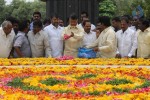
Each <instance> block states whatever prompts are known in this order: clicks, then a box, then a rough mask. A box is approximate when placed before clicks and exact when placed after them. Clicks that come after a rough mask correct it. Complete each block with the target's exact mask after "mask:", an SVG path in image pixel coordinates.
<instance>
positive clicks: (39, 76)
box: [0, 59, 150, 100]
mask: <svg viewBox="0 0 150 100" xmlns="http://www.w3.org/2000/svg"><path fill="white" fill-rule="evenodd" d="M14 60H15V59H13V60H8V62H12V61H14ZM17 60H19V59H16V62H17ZM23 60H24V61H27V60H28V59H21V61H23ZM34 60H35V59H34ZM34 60H33V62H34V64H35V65H31V66H30V67H23V68H19V67H18V68H17V67H15V68H14V67H12V68H7V67H2V68H0V99H2V100H3V99H4V100H9V99H10V100H66V99H69V100H70V99H75V100H78V99H81V100H88V99H89V100H150V69H148V68H138V67H134V68H125V67H118V68H110V67H107V68H100V67H93V66H92V65H89V67H76V66H68V67H61V65H60V66H59V67H58V66H57V67H56V66H50V65H47V66H40V67H37V66H36V63H35V61H34ZM90 60H92V59H90ZM117 60H118V59H117ZM134 60H135V59H134ZM36 61H37V59H36ZM42 61H43V62H42ZM93 61H94V60H93ZM96 61H97V60H96ZM96 61H95V62H96ZM104 61H105V60H104ZM31 62H32V60H31ZM33 62H32V63H33ZM39 62H42V64H44V63H45V62H44V60H43V59H42V60H40V61H39ZM53 62H54V60H53ZM56 62H57V61H56ZM56 62H55V64H56ZM64 62H65V61H64ZM22 63H23V62H21V63H18V62H17V63H15V64H16V65H18V64H22ZM65 63H66V62H65ZM28 64H29V63H28ZM40 64H41V63H40ZM46 64H47V63H46ZM48 64H49V63H48ZM13 65H14V63H13Z"/></svg>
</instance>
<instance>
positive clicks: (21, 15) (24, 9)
mask: <svg viewBox="0 0 150 100" xmlns="http://www.w3.org/2000/svg"><path fill="white" fill-rule="evenodd" d="M34 11H40V12H41V14H42V19H44V18H46V3H45V2H41V1H39V0H36V1H35V2H25V0H13V1H12V3H11V4H10V5H6V3H5V1H4V0H0V13H1V14H0V24H1V23H2V22H3V21H4V19H5V18H6V17H9V16H12V17H15V18H17V19H18V20H22V19H29V20H30V19H31V18H32V14H33V12H34Z"/></svg>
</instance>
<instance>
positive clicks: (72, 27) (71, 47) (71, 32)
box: [62, 14, 84, 57]
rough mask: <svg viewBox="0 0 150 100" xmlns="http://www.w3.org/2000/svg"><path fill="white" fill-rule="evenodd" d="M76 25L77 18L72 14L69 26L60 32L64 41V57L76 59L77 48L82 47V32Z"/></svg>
mask: <svg viewBox="0 0 150 100" xmlns="http://www.w3.org/2000/svg"><path fill="white" fill-rule="evenodd" d="M77 24H78V19H77V16H76V15H75V14H72V15H71V16H70V18H69V25H68V26H67V27H65V28H64V30H63V32H62V38H63V39H64V43H65V44H64V55H68V56H73V57H77V54H78V48H79V47H81V46H82V39H83V35H84V34H83V32H84V30H83V29H82V28H80V27H79V26H78V25H77ZM66 37H67V38H66Z"/></svg>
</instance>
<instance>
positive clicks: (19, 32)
mask: <svg viewBox="0 0 150 100" xmlns="http://www.w3.org/2000/svg"><path fill="white" fill-rule="evenodd" d="M18 34H22V35H25V34H26V33H24V32H21V31H18Z"/></svg>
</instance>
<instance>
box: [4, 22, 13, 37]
mask: <svg viewBox="0 0 150 100" xmlns="http://www.w3.org/2000/svg"><path fill="white" fill-rule="evenodd" d="M12 28H13V26H12V24H8V25H7V27H4V28H3V30H4V32H5V33H6V35H8V34H9V33H11V30H12Z"/></svg>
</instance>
